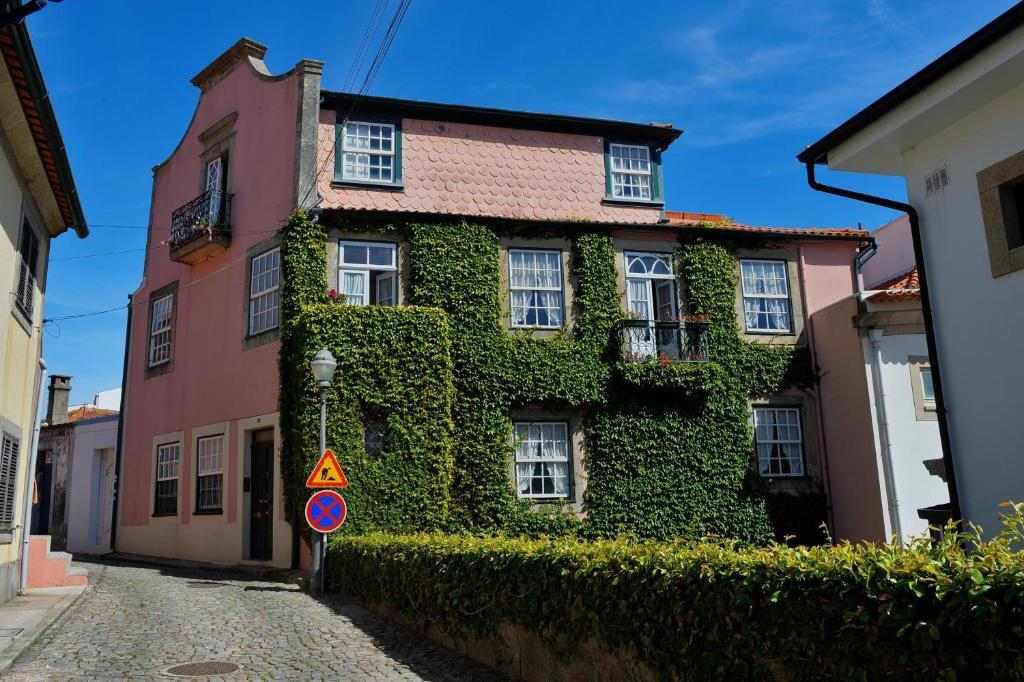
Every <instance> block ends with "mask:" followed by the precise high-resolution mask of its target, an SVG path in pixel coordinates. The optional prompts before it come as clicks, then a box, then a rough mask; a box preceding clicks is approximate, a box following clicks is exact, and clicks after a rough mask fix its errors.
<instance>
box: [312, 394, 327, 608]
mask: <svg viewBox="0 0 1024 682" xmlns="http://www.w3.org/2000/svg"><path fill="white" fill-rule="evenodd" d="M326 449H327V386H321V387H320V454H323V452H324V450H326ZM326 576H327V533H314V535H313V589H314V591H316V592H320V593H323V592H324V591H326V588H327V585H326V582H327V580H326Z"/></svg>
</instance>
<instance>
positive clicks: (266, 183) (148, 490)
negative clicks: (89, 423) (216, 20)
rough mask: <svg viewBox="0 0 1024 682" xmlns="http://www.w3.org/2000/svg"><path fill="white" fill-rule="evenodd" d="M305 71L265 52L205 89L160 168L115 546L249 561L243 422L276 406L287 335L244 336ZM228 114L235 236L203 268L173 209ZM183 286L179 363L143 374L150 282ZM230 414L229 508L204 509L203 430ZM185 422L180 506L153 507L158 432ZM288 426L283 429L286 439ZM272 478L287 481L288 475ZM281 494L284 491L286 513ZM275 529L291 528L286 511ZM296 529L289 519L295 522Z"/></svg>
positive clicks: (199, 177) (291, 173)
mask: <svg viewBox="0 0 1024 682" xmlns="http://www.w3.org/2000/svg"><path fill="white" fill-rule="evenodd" d="M301 75H302V74H301V69H298V68H297V69H296V70H293V71H291V72H289V73H288V74H285V75H283V76H280V77H271V76H268V75H266V73H265V68H264V67H263V66H262V62H261V61H258V60H252V59H250V58H242V59H241V61H240V62H239V63H238V64H236V65H235V67H234V68H233V70H231V71H230V72H229V73H227V74H226V75H224V76H222V77H221V78H219V80H217V82H216V83H215V84H213V85H210V86H209V88H208V89H207V90H206V91H204V92H203V93H202V94H201V96H200V98H199V102H198V104H197V106H196V110H195V114H194V116H193V119H192V121H191V123H190V124H189V126H188V129H187V131H186V132H185V134H184V137H183V138H182V140H181V142H180V143H179V145H178V147H177V149H175V150H174V152H173V153H172V154H171V156H170V158H168V159H167V160H166V161H165V162H164V163H163V164H161V165H160V166H158V167H157V168H156V170H155V172H154V180H153V196H152V204H151V215H150V232H149V246H150V249H149V250H148V251H147V255H146V267H145V277H144V280H143V282H142V285H141V286H140V287H139V289H138V291H137V292H136V294H135V302H136V303H137V304H138V305H137V306H136V307H135V309H134V312H133V317H132V325H131V343H130V348H129V351H128V380H127V385H126V388H125V390H126V391H127V397H126V400H127V403H126V404H127V407H126V413H125V415H124V418H125V429H124V442H123V452H122V472H121V485H120V493H119V494H120V501H119V521H118V527H119V530H118V534H117V547H116V548H117V550H119V551H124V552H134V553H140V554H150V555H157V556H169V557H178V558H187V559H193V560H199V561H218V562H227V563H239V562H241V561H242V560H243V559H244V557H243V554H242V549H241V548H242V533H243V532H244V530H243V524H242V523H241V522H240V518H239V514H238V509H239V507H238V505H239V504H240V501H239V500H240V496H241V488H242V485H243V482H242V477H241V476H240V474H239V472H240V471H241V466H240V464H241V463H240V461H239V457H240V456H241V454H242V453H241V452H240V450H239V449H238V448H237V447H235V444H237V443H238V442H239V441H238V440H237V439H238V437H239V434H238V428H239V427H238V425H239V422H240V421H243V420H246V419H250V418H254V417H256V416H259V415H268V414H271V413H274V412H275V411H276V410H277V399H278V378H277V353H278V347H279V342H278V341H276V340H273V339H270V340H268V341H267V342H266V343H258V344H252V343H248V341H250V340H249V339H246V338H245V333H246V329H247V324H246V319H247V317H246V316H247V314H248V312H247V310H248V308H247V306H248V286H249V282H248V258H247V250H248V249H250V248H252V247H254V246H256V245H258V244H260V243H261V242H265V241H268V240H270V239H271V238H272V237H273V235H274V233H275V232H276V231H277V230H279V229H280V228H281V226H282V224H283V221H284V219H285V218H286V217H287V215H288V214H289V213H290V212H291V210H292V208H293V206H294V201H295V196H294V193H295V183H296V180H295V177H296V173H295V166H296V144H297V139H298V135H297V125H298V118H299V117H298V111H299V110H298V105H299V94H300V81H301ZM231 114H237V118H236V119H235V120H234V122H233V124H232V127H233V134H232V135H231V136H230V138H228V142H227V144H230V145H231V151H230V154H229V157H228V158H229V161H228V169H227V178H228V180H227V183H228V191H229V192H231V193H233V195H234V197H233V203H232V213H231V229H232V240H231V245H230V247H229V248H227V249H226V250H225V251H224V252H222V253H220V254H218V255H216V256H214V257H213V258H211V259H209V260H206V261H204V262H201V263H198V264H196V265H193V266H189V265H186V264H179V263H175V262H173V261H171V260H170V258H169V257H168V252H167V249H161V248H156V247H159V245H160V244H161V243H162V242H163V241H164V240H166V239H167V238H168V237H169V234H170V220H171V213H172V211H174V210H175V209H177V208H178V207H180V206H182V205H184V204H186V203H187V202H189V201H190V200H192V199H193V198H194V197H196V196H198V195H199V194H200V192H201V191H202V189H203V188H202V182H203V163H202V158H201V157H202V156H203V154H204V144H203V142H202V141H201V140H200V139H199V136H200V135H201V134H202V133H203V132H204V131H207V130H209V129H210V128H211V127H213V126H214V125H215V124H217V123H218V122H222V121H223V120H224V119H225V118H226V117H230V115H231ZM173 282H177V283H178V290H177V300H176V319H175V323H174V327H175V328H174V335H175V336H174V340H173V346H172V356H173V366H172V368H171V371H168V372H166V373H163V374H160V375H159V376H151V377H148V378H147V376H146V364H147V351H148V342H149V334H148V325H149V301H150V293H151V292H152V291H154V290H156V289H159V288H161V287H164V286H166V285H168V284H171V283H173ZM210 424H221V425H222V428H223V430H224V435H225V439H226V441H228V442H229V443H230V444H231V445H230V446H229V447H228V449H226V451H225V462H224V484H225V487H224V496H225V499H224V504H223V510H222V513H221V514H218V515H205V516H196V515H194V513H193V510H194V509H195V485H194V481H195V476H196V461H195V460H196V443H195V438H196V436H195V433H196V432H197V430H198V429H200V428H201V427H204V426H206V425H210ZM170 432H182V433H183V434H184V437H183V442H182V443H181V461H180V469H179V488H178V514H177V515H176V516H173V517H161V518H153V517H151V514H152V513H153V505H152V488H153V482H154V477H155V459H154V447H153V441H154V438H155V437H156V436H157V435H158V434H166V433H170ZM277 437H278V435H277V434H275V438H277ZM275 485H276V486H277V489H278V490H280V480H279V478H278V479H277V480H276V483H275ZM278 506H279V502H277V501H276V502H275V512H276V511H277V509H276V508H277V507H278ZM274 518H275V522H274V524H275V529H274V533H275V537H276V536H278V535H281V534H282V533H284V532H288V533H290V526H287V524H285V523H284V519H283V515H282V514H279V513H275V516H274ZM286 529H287V530H286ZM289 554H290V553H289V551H288V546H287V545H284V546H281V545H280V543H278V542H277V540H275V547H274V558H273V562H272V563H273V564H274V565H281V566H285V565H289V563H290V555H289Z"/></svg>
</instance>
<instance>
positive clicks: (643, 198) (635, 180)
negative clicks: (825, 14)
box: [605, 142, 662, 203]
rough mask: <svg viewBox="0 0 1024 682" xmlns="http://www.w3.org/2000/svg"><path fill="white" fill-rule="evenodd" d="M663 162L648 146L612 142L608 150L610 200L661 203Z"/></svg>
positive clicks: (607, 180)
mask: <svg viewBox="0 0 1024 682" xmlns="http://www.w3.org/2000/svg"><path fill="white" fill-rule="evenodd" d="M660 161H661V159H660V157H659V155H658V154H657V153H656V152H655V151H654V150H652V149H651V148H650V147H648V146H646V145H637V144H621V143H618V142H609V143H608V144H607V145H606V152H605V173H606V178H605V181H606V182H605V185H606V187H605V189H606V190H607V197H606V199H607V200H609V201H613V202H618V201H622V202H639V203H644V202H647V203H661V201H662V198H661V190H660V184H661V182H660V177H659V173H660V168H659V166H660Z"/></svg>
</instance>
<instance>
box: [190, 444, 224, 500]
mask: <svg viewBox="0 0 1024 682" xmlns="http://www.w3.org/2000/svg"><path fill="white" fill-rule="evenodd" d="M197 450H198V455H199V468H198V469H197V476H196V509H197V510H198V511H200V512H204V511H212V512H219V511H220V510H221V508H222V506H223V498H224V436H210V437H209V438H200V439H199V442H198V448H197Z"/></svg>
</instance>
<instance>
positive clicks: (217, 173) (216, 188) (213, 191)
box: [206, 156, 224, 225]
mask: <svg viewBox="0 0 1024 682" xmlns="http://www.w3.org/2000/svg"><path fill="white" fill-rule="evenodd" d="M206 191H207V192H210V208H209V214H208V215H207V217H206V220H207V222H208V223H209V224H210V225H216V224H217V223H219V222H220V193H221V192H222V191H224V157H222V156H218V157H217V158H215V159H211V160H210V161H208V162H207V164H206Z"/></svg>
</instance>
